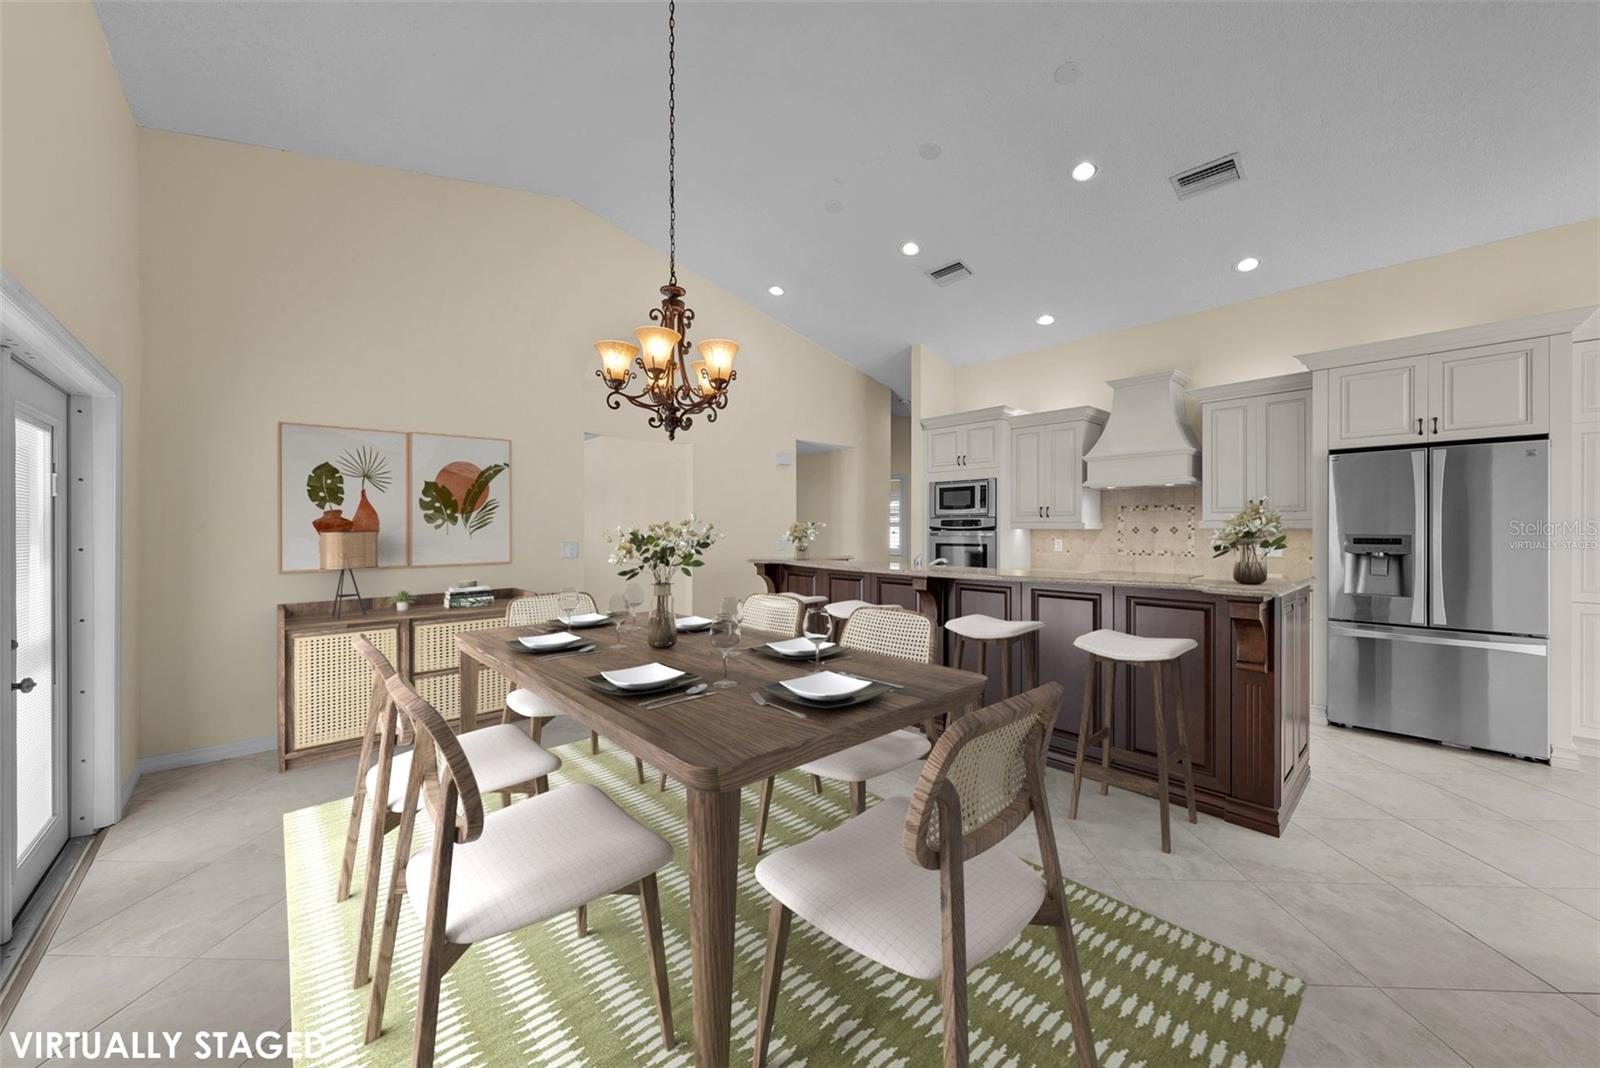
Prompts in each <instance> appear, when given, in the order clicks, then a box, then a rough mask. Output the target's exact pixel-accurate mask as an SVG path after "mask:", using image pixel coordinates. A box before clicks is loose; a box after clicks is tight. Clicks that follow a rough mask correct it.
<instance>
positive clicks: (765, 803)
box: [756, 775, 773, 857]
mask: <svg viewBox="0 0 1600 1068" xmlns="http://www.w3.org/2000/svg"><path fill="white" fill-rule="evenodd" d="M772 783H773V778H772V776H771V775H768V776H767V778H766V780H765V781H764V782H762V784H761V810H760V811H759V812H757V813H756V856H758V857H759V856H760V855H761V850H762V849H763V848H764V847H765V844H766V840H767V812H768V810H769V809H771V808H772Z"/></svg>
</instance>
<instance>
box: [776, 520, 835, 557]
mask: <svg viewBox="0 0 1600 1068" xmlns="http://www.w3.org/2000/svg"><path fill="white" fill-rule="evenodd" d="M827 525H828V524H826V523H819V522H817V521H816V520H814V519H803V520H801V521H800V522H798V523H790V524H789V529H788V530H786V531H784V533H783V537H784V540H785V541H787V542H788V543H789V544H790V545H793V546H794V551H795V552H796V553H797V554H802V555H803V554H804V553H805V551H806V550H807V549H809V548H811V543H812V542H814V541H816V540H817V538H818V537H820V536H821V535H822V530H823V528H824V527H826V526H827Z"/></svg>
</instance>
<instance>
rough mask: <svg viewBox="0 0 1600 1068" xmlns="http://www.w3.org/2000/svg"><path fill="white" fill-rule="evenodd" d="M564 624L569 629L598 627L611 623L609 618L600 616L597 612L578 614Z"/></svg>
mask: <svg viewBox="0 0 1600 1068" xmlns="http://www.w3.org/2000/svg"><path fill="white" fill-rule="evenodd" d="M566 622H567V626H569V627H598V626H599V625H600V624H602V623H609V622H611V617H610V616H607V615H601V614H600V613H599V612H578V613H576V614H574V615H573V616H572V617H571V618H569V619H568V620H567V621H566Z"/></svg>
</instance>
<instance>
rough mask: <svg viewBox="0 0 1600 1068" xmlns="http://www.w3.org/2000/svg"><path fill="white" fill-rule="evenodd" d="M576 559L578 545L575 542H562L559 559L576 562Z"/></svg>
mask: <svg viewBox="0 0 1600 1068" xmlns="http://www.w3.org/2000/svg"><path fill="white" fill-rule="evenodd" d="M577 558H578V543H577V542H575V541H564V542H562V543H561V559H563V560H576V559H577Z"/></svg>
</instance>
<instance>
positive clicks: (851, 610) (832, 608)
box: [822, 601, 890, 622]
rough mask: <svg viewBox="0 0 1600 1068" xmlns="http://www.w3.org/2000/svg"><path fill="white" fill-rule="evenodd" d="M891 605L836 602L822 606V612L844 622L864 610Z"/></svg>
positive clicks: (868, 602)
mask: <svg viewBox="0 0 1600 1068" xmlns="http://www.w3.org/2000/svg"><path fill="white" fill-rule="evenodd" d="M888 607H890V606H889V605H875V604H873V603H872V602H871V601H834V602H832V603H830V604H825V605H823V606H822V610H823V611H824V612H826V613H828V614H829V615H830V616H832V617H833V618H834V619H837V620H839V621H840V622H843V621H844V620H847V619H849V618H850V617H851V616H853V615H855V614H856V613H857V612H858V611H860V610H861V609H863V608H888Z"/></svg>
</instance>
